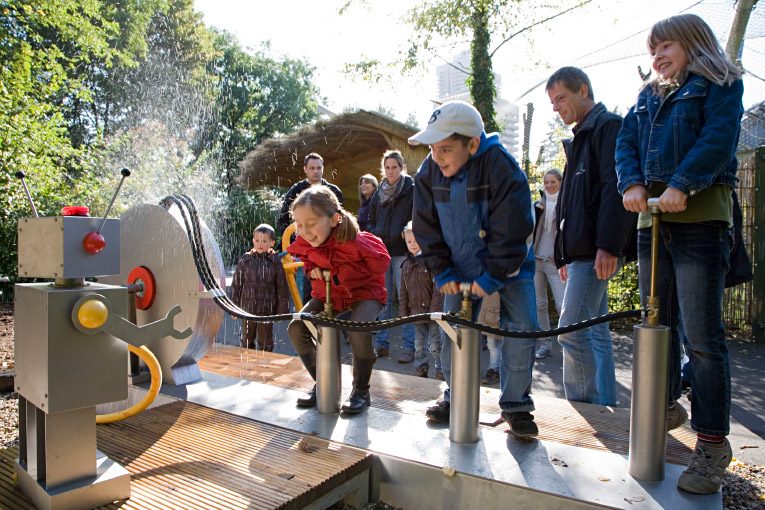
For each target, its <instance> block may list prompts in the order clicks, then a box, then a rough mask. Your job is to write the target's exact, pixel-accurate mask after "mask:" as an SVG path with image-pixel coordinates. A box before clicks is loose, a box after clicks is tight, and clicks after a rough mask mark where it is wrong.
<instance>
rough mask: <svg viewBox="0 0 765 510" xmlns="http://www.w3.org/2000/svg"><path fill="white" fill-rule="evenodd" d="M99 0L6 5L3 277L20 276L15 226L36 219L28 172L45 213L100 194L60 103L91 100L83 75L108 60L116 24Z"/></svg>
mask: <svg viewBox="0 0 765 510" xmlns="http://www.w3.org/2000/svg"><path fill="white" fill-rule="evenodd" d="M99 5H100V4H99V2H98V1H96V0H72V1H54V0H19V1H13V2H8V1H0V243H2V246H3V250H2V251H0V274H3V275H7V276H11V277H15V275H16V223H17V221H18V219H19V218H21V217H23V216H28V215H30V209H29V205H28V203H27V200H26V198H25V197H24V195H23V192H22V190H21V186H20V183H19V182H18V181H17V180H16V179H14V178H13V175H14V174H15V173H16V172H18V171H22V172H25V173H26V174H27V177H28V181H29V187H30V192H31V194H32V198H33V200H34V202H35V205H36V207H37V209H38V211H39V212H40V214H41V215H47V214H57V213H58V211H59V209H60V208H61V206H62V205H66V204H69V203H81V202H82V201H86V200H87V199H88V198H89V197H91V196H92V195H93V189H94V185H93V184H94V182H95V181H94V176H93V175H92V174H90V173H89V172H87V171H86V170H83V168H82V161H83V157H84V154H83V153H82V152H81V151H80V150H78V149H77V148H75V147H74V146H73V145H72V143H71V140H70V139H69V137H68V134H67V124H66V120H65V117H64V115H63V113H62V111H61V103H60V98H61V97H63V96H69V97H74V96H77V97H87V96H88V95H89V91H88V89H87V88H86V87H85V86H84V82H83V80H82V77H81V75H80V70H81V69H82V67H83V66H84V65H87V63H88V62H90V61H92V60H95V59H102V60H103V61H105V62H109V61H110V59H111V57H112V55H113V52H112V49H111V48H110V47H109V46H108V44H107V43H106V40H107V39H108V37H110V36H111V35H112V34H114V33H115V31H116V25H115V24H114V23H112V22H110V21H108V20H105V19H103V18H102V17H101V15H100V13H99Z"/></svg>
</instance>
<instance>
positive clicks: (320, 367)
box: [316, 271, 342, 414]
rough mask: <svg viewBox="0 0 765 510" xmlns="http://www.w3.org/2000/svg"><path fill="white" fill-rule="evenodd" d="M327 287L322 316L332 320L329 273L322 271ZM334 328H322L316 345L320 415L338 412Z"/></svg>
mask: <svg viewBox="0 0 765 510" xmlns="http://www.w3.org/2000/svg"><path fill="white" fill-rule="evenodd" d="M323 275H324V281H325V282H326V285H327V293H326V301H325V304H324V316H325V317H328V318H332V317H333V316H334V313H333V310H332V298H331V294H330V287H331V280H330V274H329V271H324V273H323ZM337 333H338V331H337V329H335V328H332V327H329V326H322V327H321V328H320V332H319V336H318V339H317V343H316V409H318V411H319V412H320V413H322V414H336V413H338V412H340V390H341V386H342V381H341V378H340V339H339V335H338V334H337Z"/></svg>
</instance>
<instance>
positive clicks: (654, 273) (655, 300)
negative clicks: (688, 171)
mask: <svg viewBox="0 0 765 510" xmlns="http://www.w3.org/2000/svg"><path fill="white" fill-rule="evenodd" d="M648 208H649V209H650V210H651V290H650V292H649V294H648V303H647V308H648V313H647V316H646V325H647V326H653V327H656V326H658V325H659V296H657V295H656V281H657V280H658V278H659V235H660V231H659V226H660V224H661V210H660V209H659V199H658V198H649V199H648Z"/></svg>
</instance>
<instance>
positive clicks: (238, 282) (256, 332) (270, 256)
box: [231, 223, 289, 352]
mask: <svg viewBox="0 0 765 510" xmlns="http://www.w3.org/2000/svg"><path fill="white" fill-rule="evenodd" d="M275 241H276V233H275V232H274V228H273V227H272V226H271V225H268V224H266V223H263V224H260V225H258V226H257V227H255V230H253V231H252V249H251V250H250V251H248V252H247V253H245V254H244V255H242V258H241V259H239V262H238V263H237V264H236V272H234V280H233V282H232V283H231V290H232V296H231V299H232V301H233V302H234V303H235V304H236V305H237V306H239V308H241V309H243V310H244V311H245V312H248V313H251V314H253V315H275V314H282V313H287V312H288V307H289V305H288V302H287V299H288V298H287V294H288V292H287V279H286V276H285V274H284V268H283V267H282V261H281V259H280V258H279V254H277V253H275V252H274V250H273V246H274V242H275ZM256 337H257V348H258V349H261V350H264V351H269V352H271V351H273V350H274V325H273V323H272V322H253V321H244V322H242V337H241V340H240V345H241V346H242V347H247V348H249V349H254V348H255V341H256Z"/></svg>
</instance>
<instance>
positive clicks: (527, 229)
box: [409, 101, 538, 437]
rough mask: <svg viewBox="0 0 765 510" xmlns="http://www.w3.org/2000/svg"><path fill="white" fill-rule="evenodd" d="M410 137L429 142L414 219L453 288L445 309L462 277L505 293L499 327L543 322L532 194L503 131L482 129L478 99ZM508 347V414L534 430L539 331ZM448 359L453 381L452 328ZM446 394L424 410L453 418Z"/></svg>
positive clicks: (481, 289) (504, 385) (456, 305)
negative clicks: (501, 137) (502, 139)
mask: <svg viewBox="0 0 765 510" xmlns="http://www.w3.org/2000/svg"><path fill="white" fill-rule="evenodd" d="M409 143H410V144H413V145H416V144H428V145H430V155H429V156H428V157H427V158H426V159H425V161H423V163H422V165H421V166H420V170H419V171H418V172H417V176H416V177H415V188H414V213H413V216H412V225H413V230H414V235H415V237H416V239H417V243H418V244H419V245H420V248H421V249H422V258H423V260H424V261H425V263H426V264H427V266H428V268H430V270H431V271H432V272H433V274H434V275H435V283H436V285H437V286H438V287H439V288H440V290H441V292H443V293H444V294H446V296H445V299H444V311H445V312H456V311H458V310H459V309H460V306H461V295H460V283H470V285H471V292H472V293H473V294H474V295H475V296H477V298H476V299H477V300H480V299H481V298H483V297H485V296H488V295H489V294H491V293H493V292H498V293H499V296H500V303H501V309H500V326H501V327H502V328H509V327H511V325H512V328H513V329H520V330H535V329H537V319H536V305H535V297H534V280H533V277H534V254H533V249H532V248H531V241H532V234H533V229H534V218H533V214H532V208H531V194H530V193H529V185H528V181H527V180H526V175H525V174H524V173H523V171H521V169H520V168H519V167H518V164H517V163H516V161H515V159H513V157H512V156H511V155H510V153H508V152H507V150H506V149H505V148H504V147H503V146H502V143H501V142H500V141H499V135H497V134H496V133H492V134H491V135H487V134H486V133H485V132H484V130H483V120H482V119H481V115H480V113H478V110H476V109H475V108H474V107H473V106H472V105H470V104H468V103H465V102H462V101H450V102H447V103H444V104H442V105H441V106H440V107H438V108H437V109H436V110H435V111H434V112H433V114H432V115H431V117H430V120H429V121H428V125H427V127H426V128H425V129H424V130H422V131H420V132H419V133H417V134H415V135H414V136H412V137H411V138H409ZM478 309H479V307H478V306H476V307H474V315H477V313H478ZM473 319H474V320H475V317H474V318H473ZM501 352H502V355H501V359H502V361H501V364H500V388H501V394H500V399H499V405H500V408H501V409H502V418H504V419H505V421H507V423H508V424H509V425H510V430H511V432H512V433H513V434H515V435H516V436H519V437H534V436H536V435H537V434H538V429H537V425H536V424H535V423H534V417H533V416H532V414H531V411H533V410H534V402H533V401H532V399H531V396H530V394H529V393H530V390H531V376H532V368H533V365H534V339H533V338H520V339H513V340H511V341H507V340H505V341H503V342H501ZM441 362H442V368H443V371H444V377H445V379H446V382H447V384H451V341H449V340H448V339H446V338H444V342H443V345H442V346H441ZM449 398H450V396H449V389H447V390H446V391H445V392H444V398H443V399H442V400H440V401H438V402H437V403H436V405H435V406H433V407H430V408H429V409H428V410H427V412H426V416H427V417H428V418H429V419H431V420H433V421H438V422H448V421H449V411H450V403H449Z"/></svg>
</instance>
